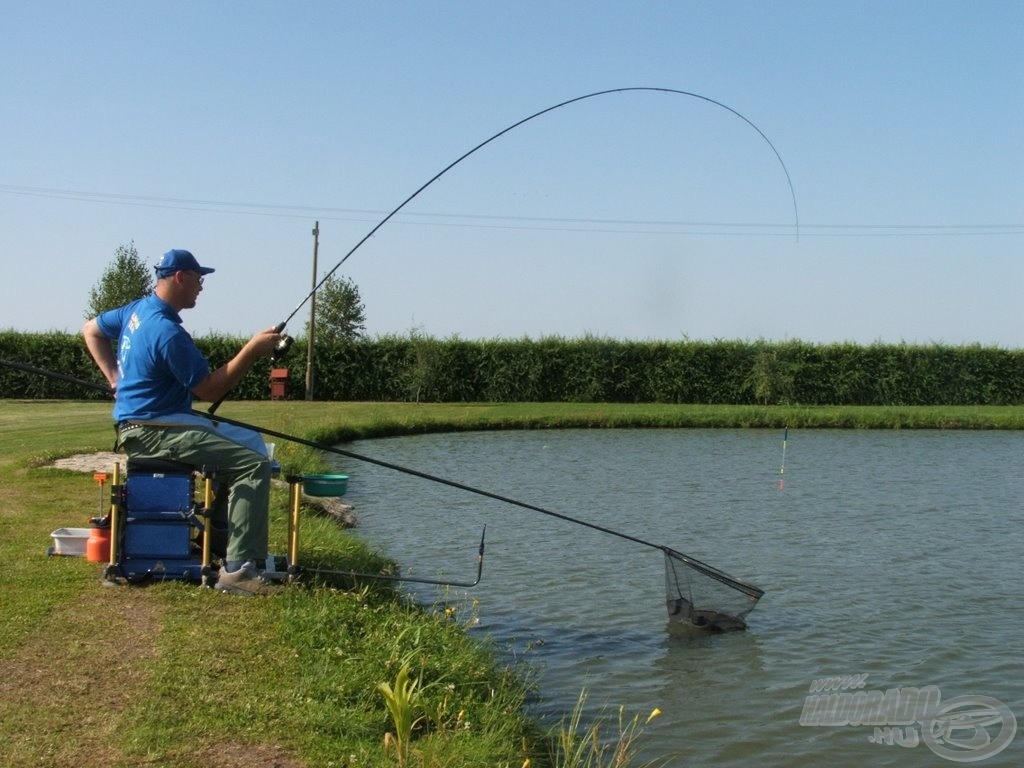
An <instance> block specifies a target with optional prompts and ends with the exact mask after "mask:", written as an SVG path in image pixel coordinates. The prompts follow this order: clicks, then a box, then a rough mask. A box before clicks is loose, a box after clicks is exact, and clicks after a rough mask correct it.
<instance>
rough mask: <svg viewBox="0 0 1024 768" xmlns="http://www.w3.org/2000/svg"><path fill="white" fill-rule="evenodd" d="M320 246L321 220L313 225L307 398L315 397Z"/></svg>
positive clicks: (307, 347) (307, 349)
mask: <svg viewBox="0 0 1024 768" xmlns="http://www.w3.org/2000/svg"><path fill="white" fill-rule="evenodd" d="M319 248H320V222H319V221H318V222H316V223H315V224H314V225H313V289H312V291H313V292H312V295H311V296H310V299H309V339H308V341H307V342H306V399H307V400H312V399H313V337H314V336H315V335H316V254H317V251H318V250H319Z"/></svg>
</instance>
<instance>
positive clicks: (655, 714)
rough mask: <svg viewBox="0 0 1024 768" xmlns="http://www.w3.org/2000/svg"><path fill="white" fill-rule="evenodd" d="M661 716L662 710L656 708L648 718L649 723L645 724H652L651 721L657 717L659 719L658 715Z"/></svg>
mask: <svg viewBox="0 0 1024 768" xmlns="http://www.w3.org/2000/svg"><path fill="white" fill-rule="evenodd" d="M660 714H661V710H660V709H658V708H657V707H655V708H654V709H652V710H651V714H649V715H648V716H647V722H645V723H644V725H647V723H649V722H651V720H653V719H654V718H656V717H657V716H658V715H660Z"/></svg>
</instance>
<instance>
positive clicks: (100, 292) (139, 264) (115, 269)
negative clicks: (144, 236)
mask: <svg viewBox="0 0 1024 768" xmlns="http://www.w3.org/2000/svg"><path fill="white" fill-rule="evenodd" d="M152 292H153V271H152V269H150V268H149V267H148V266H147V265H146V264H145V263H143V261H142V258H141V257H140V256H139V252H138V251H137V250H136V248H135V241H134V240H133V241H132V242H131V243H129V244H128V245H119V246H117V251H115V252H114V260H113V261H112V262H110V264H109V265H108V266H107V268H106V270H104V272H103V275H102V276H101V277H100V279H99V282H97V283H96V285H94V286H93V287H92V288H90V289H89V305H88V307H87V308H86V310H85V317H86V319H88V318H91V317H96V315H98V314H100V313H101V312H106V311H107V310H108V309H115V308H116V307H120V306H122V305H124V304H127V303H128V302H130V301H135V300H136V299H141V298H142V297H143V296H148V295H149V294H151V293H152Z"/></svg>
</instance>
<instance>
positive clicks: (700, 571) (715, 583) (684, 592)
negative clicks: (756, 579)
mask: <svg viewBox="0 0 1024 768" xmlns="http://www.w3.org/2000/svg"><path fill="white" fill-rule="evenodd" d="M661 550H662V552H664V553H665V600H666V602H667V604H668V616H669V619H670V620H671V621H674V622H679V623H682V624H686V625H690V626H693V627H697V628H699V629H704V630H708V631H710V632H729V631H732V630H737V629H746V626H747V622H746V616H747V614H748V613H750V612H751V611H752V610H754V606H755V605H757V601H758V600H760V599H761V596H762V595H763V594H764V590H763V589H759V588H758V587H755V586H754V585H752V584H745V583H744V582H742V581H738V580H737V579H734V578H733V577H732V576H729V575H728V574H726V573H723V572H722V571H720V570H718V569H717V568H714V567H713V566H710V565H708V564H707V563H702V562H701V561H700V560H695V559H694V558H692V557H690V556H688V555H684V554H683V553H682V552H676V551H675V550H674V549H669V548H668V547H662V548H661Z"/></svg>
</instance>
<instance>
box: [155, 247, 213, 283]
mask: <svg viewBox="0 0 1024 768" xmlns="http://www.w3.org/2000/svg"><path fill="white" fill-rule="evenodd" d="M154 269H156V276H157V277H168V276H169V275H173V274H174V273H175V272H198V273H199V274H200V275H208V274H210V273H211V272H213V271H214V270H213V268H211V267H201V266H199V262H198V261H196V257H195V256H193V255H192V253H191V252H190V251H185V250H182V249H180V248H175V249H173V250H170V251H168V252H167V253H165V254H164V255H163V256H161V257H160V261H158V262H157V263H156V267H154Z"/></svg>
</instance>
